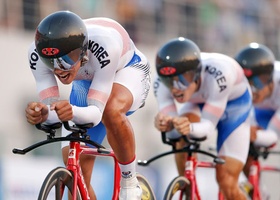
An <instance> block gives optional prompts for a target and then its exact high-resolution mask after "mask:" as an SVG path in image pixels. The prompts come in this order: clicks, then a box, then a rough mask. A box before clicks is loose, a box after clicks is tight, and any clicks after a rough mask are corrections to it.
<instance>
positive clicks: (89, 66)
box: [28, 18, 150, 142]
mask: <svg viewBox="0 0 280 200" xmlns="http://www.w3.org/2000/svg"><path fill="white" fill-rule="evenodd" d="M84 22H85V24H86V27H87V31H88V50H87V56H88V58H89V60H88V62H87V63H86V64H84V65H83V66H81V67H80V69H79V71H78V73H77V76H76V78H75V80H74V81H73V86H72V91H71V95H70V103H71V104H72V107H73V116H74V117H73V120H72V121H73V122H74V123H77V124H85V123H93V124H94V125H95V126H97V125H98V124H99V122H100V120H101V116H102V113H103V110H104V108H105V105H106V103H107V101H108V98H109V96H110V93H111V90H112V86H113V83H119V84H121V85H123V86H125V87H126V88H127V89H128V90H130V92H131V94H132V95H133V104H132V106H131V108H130V110H129V113H132V112H134V111H135V110H137V109H138V108H139V107H141V105H143V104H144V101H145V99H146V97H147V94H148V91H149V88H150V67H149V64H148V61H147V58H146V57H145V56H144V55H143V54H142V53H141V52H140V51H139V50H138V49H137V48H136V47H135V45H134V43H133V41H132V40H131V39H130V37H129V35H128V33H127V32H126V31H125V29H124V28H123V27H122V26H121V25H120V24H119V23H117V22H116V21H114V20H112V19H108V18H91V19H86V20H84ZM28 57H29V62H30V68H31V71H32V73H33V75H34V77H35V80H36V85H37V92H38V94H39V98H40V101H42V102H44V103H45V104H47V105H49V104H51V103H52V102H55V101H57V100H59V89H58V84H57V82H56V78H55V76H54V73H53V71H52V70H51V69H49V68H48V67H46V65H45V64H44V63H43V62H42V61H41V60H40V58H39V56H38V54H37V52H36V48H35V44H34V42H33V43H32V44H31V46H30V48H29V54H28ZM129 113H128V114H129ZM56 121H59V119H58V117H57V115H56V113H55V111H50V110H49V117H48V119H47V121H46V122H47V123H53V122H56ZM101 129H102V130H103V131H101V132H103V133H102V134H103V135H105V129H104V127H102V128H101ZM101 138H102V139H98V142H100V141H102V140H103V138H104V137H103V136H102V137H101Z"/></svg>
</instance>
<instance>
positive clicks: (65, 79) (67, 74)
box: [54, 61, 82, 85]
mask: <svg viewBox="0 0 280 200" xmlns="http://www.w3.org/2000/svg"><path fill="white" fill-rule="evenodd" d="M81 63H82V62H81V61H80V62H77V63H75V65H73V66H72V68H71V69H69V70H67V71H65V70H61V69H57V68H55V69H54V74H55V75H56V76H57V78H58V79H59V80H60V81H61V83H62V84H65V85H67V84H70V83H72V81H73V80H74V79H75V77H76V75H77V73H78V71H79V69H80V67H81Z"/></svg>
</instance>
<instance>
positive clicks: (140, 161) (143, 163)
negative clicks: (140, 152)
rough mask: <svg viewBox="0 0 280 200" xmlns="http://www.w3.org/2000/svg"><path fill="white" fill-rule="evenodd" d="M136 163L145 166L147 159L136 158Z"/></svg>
mask: <svg viewBox="0 0 280 200" xmlns="http://www.w3.org/2000/svg"><path fill="white" fill-rule="evenodd" d="M137 163H138V165H140V166H147V165H148V161H147V160H138V161H137Z"/></svg>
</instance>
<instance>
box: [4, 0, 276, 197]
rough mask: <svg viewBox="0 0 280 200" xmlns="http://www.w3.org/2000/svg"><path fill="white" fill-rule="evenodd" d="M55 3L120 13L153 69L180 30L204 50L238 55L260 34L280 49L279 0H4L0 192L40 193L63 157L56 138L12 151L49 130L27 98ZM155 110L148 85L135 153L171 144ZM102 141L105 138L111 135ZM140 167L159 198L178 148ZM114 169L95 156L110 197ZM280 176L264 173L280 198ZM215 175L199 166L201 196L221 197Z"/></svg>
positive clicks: (101, 191) (64, 92)
mask: <svg viewBox="0 0 280 200" xmlns="http://www.w3.org/2000/svg"><path fill="white" fill-rule="evenodd" d="M57 10H70V11H73V12H75V13H77V14H78V15H80V16H81V17H82V18H91V17H110V18H113V19H115V20H117V21H119V22H120V23H121V24H122V25H123V26H124V27H125V28H126V29H127V31H128V32H129V33H130V35H131V38H132V39H133V40H134V41H135V43H136V45H137V46H138V48H139V49H140V50H141V51H142V52H143V53H144V54H146V55H147V57H148V58H149V60H150V63H151V66H152V69H153V70H152V73H153V74H154V73H155V71H154V59H155V55H156V52H157V49H158V48H159V47H160V46H161V45H162V44H163V43H165V42H166V41H167V40H169V39H171V38H173V37H178V36H184V37H187V38H189V39H192V40H193V41H194V42H196V43H197V44H198V46H199V47H200V49H201V51H211V52H220V53H225V54H228V55H230V56H234V55H235V53H236V52H237V51H238V50H239V49H240V48H242V47H243V46H245V45H247V44H248V43H249V42H259V43H262V44H265V45H267V46H268V47H269V48H270V49H271V50H272V51H273V52H274V54H275V57H276V58H277V59H279V56H280V55H279V54H280V52H279V50H280V49H279V47H280V43H279V42H280V26H279V25H280V17H279V13H280V1H277V0H235V1H230V0H152V1H151V0H79V1H77V0H49V1H42V0H17V1H9V0H0V45H1V49H0V56H1V66H0V68H1V73H0V87H1V90H2V92H1V93H2V95H1V98H0V121H1V123H0V137H1V139H0V152H1V153H0V200H17V199H21V200H25V199H28V200H30V199H36V198H37V194H38V191H39V188H40V186H41V184H42V182H43V180H44V177H45V176H46V174H47V173H48V172H49V171H50V170H51V169H52V168H54V167H56V166H57V165H63V164H62V162H61V153H60V145H59V144H50V145H48V146H45V147H42V148H39V149H38V150H36V151H33V152H31V153H28V154H27V155H25V156H21V155H14V154H12V149H13V148H14V147H17V148H24V147H27V146H28V145H30V144H32V143H34V142H37V141H40V140H42V139H45V138H46V136H45V134H44V133H41V132H38V131H37V130H36V129H35V128H34V127H32V126H31V125H29V124H28V123H27V122H26V121H25V116H24V115H25V113H24V109H25V106H26V104H27V103H28V102H29V101H32V100H37V99H38V98H37V95H36V86H35V81H34V78H33V76H32V73H31V71H30V69H29V63H28V59H27V49H28V46H29V44H30V43H31V42H32V41H33V39H34V31H35V29H36V26H37V25H38V23H39V22H40V20H41V19H43V18H44V17H45V16H47V15H48V14H50V13H52V12H54V11H57ZM60 90H61V96H62V98H65V99H67V97H68V95H69V90H70V88H69V87H67V86H62V85H61V89H60ZM156 113H157V105H156V102H155V98H154V95H153V90H151V92H150V94H149V96H148V99H147V102H146V106H145V107H144V108H142V109H140V110H139V111H138V112H136V113H135V114H133V115H132V116H131V117H130V118H131V122H132V124H133V126H134V128H135V137H136V143H137V159H141V160H144V159H148V158H150V157H152V156H154V155H157V154H159V153H162V152H164V151H168V150H170V147H168V146H166V145H164V144H162V142H161V138H160V134H159V132H157V131H156V130H155V128H154V127H153V119H154V116H155V114H156ZM215 138H216V136H215V135H213V136H212V137H211V138H208V140H207V142H205V143H204V144H203V146H202V148H205V149H207V148H208V147H209V146H215ZM104 145H105V146H108V144H107V142H106V141H104ZM240 148H241V147H240ZM278 148H279V147H278V146H277V147H276V149H278ZM279 161H280V158H278V157H277V156H270V157H269V158H268V159H267V160H266V161H262V162H265V163H267V164H271V165H273V166H279V164H280V162H279ZM137 170H138V171H139V172H141V173H143V174H144V175H145V176H146V177H147V178H148V180H149V181H150V182H151V184H152V186H153V189H154V191H155V193H156V195H157V198H158V199H162V197H163V193H164V190H165V189H166V187H167V185H168V183H169V182H170V181H171V180H172V178H173V177H175V176H176V175H177V171H176V167H175V163H174V159H173V156H167V157H165V158H162V159H160V160H158V161H156V162H155V163H152V164H151V165H150V166H148V167H138V169H137ZM111 176H112V162H111V161H110V160H108V158H105V159H104V158H100V159H98V162H97V163H96V167H95V169H94V174H93V179H94V180H95V181H93V185H94V187H95V189H96V191H97V195H98V198H99V199H102V200H103V199H105V200H107V199H110V196H109V195H110V192H108V191H111V188H110V187H112V184H111V183H110V181H111ZM279 176H280V175H279V174H275V173H265V174H263V176H262V180H263V185H264V187H266V190H267V191H268V192H269V193H270V196H271V199H277V200H278V199H279V193H280V192H279V185H280V177H279ZM214 177H215V175H214V172H213V170H199V171H198V182H199V185H200V188H201V190H202V197H203V199H206V200H208V199H209V200H212V199H215V198H216V194H217V185H216V183H215V178H214ZM264 189H265V188H264ZM106 195H107V196H106Z"/></svg>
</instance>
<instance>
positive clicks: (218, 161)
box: [214, 157, 225, 164]
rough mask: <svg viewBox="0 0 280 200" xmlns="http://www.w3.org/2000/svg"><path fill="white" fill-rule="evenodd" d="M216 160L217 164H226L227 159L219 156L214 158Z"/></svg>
mask: <svg viewBox="0 0 280 200" xmlns="http://www.w3.org/2000/svg"><path fill="white" fill-rule="evenodd" d="M214 162H215V163H217V164H225V160H224V159H222V158H219V157H217V158H214Z"/></svg>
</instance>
